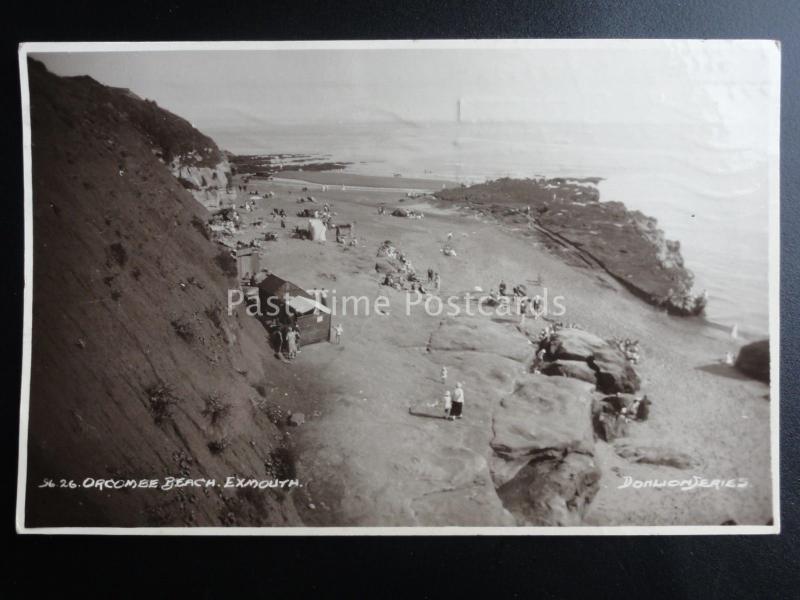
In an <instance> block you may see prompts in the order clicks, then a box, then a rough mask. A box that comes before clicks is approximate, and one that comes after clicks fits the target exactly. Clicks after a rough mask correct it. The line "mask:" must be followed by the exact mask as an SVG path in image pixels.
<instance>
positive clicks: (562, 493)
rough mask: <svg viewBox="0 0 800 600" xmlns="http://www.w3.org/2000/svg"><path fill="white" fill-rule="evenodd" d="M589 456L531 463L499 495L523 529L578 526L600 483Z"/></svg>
mask: <svg viewBox="0 0 800 600" xmlns="http://www.w3.org/2000/svg"><path fill="white" fill-rule="evenodd" d="M600 475H601V473H600V469H598V467H597V464H596V463H595V461H594V458H593V457H592V456H591V455H590V454H580V453H576V452H568V453H564V455H563V456H547V457H544V458H542V459H538V460H531V461H530V462H529V463H528V464H527V465H525V466H524V467H523V468H522V469H521V470H520V472H519V473H518V474H517V476H516V477H514V479H512V480H511V481H509V482H507V483H506V484H504V485H502V486H501V487H500V488H499V489H498V490H497V495H498V496H499V497H500V499H501V500H502V501H503V505H504V506H505V507H506V508H507V509H508V510H509V512H511V513H512V514H514V515H515V516H516V517H517V520H518V522H519V524H520V525H531V526H560V527H569V526H572V527H574V526H578V525H581V524H582V521H583V516H584V514H585V512H586V508H587V506H588V504H589V503H590V502H591V501H592V499H593V498H594V496H595V494H596V493H597V490H598V489H599V482H600Z"/></svg>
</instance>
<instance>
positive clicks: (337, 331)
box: [333, 323, 344, 344]
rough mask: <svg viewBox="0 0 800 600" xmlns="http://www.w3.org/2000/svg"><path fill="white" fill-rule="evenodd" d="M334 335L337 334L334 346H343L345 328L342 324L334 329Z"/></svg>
mask: <svg viewBox="0 0 800 600" xmlns="http://www.w3.org/2000/svg"><path fill="white" fill-rule="evenodd" d="M333 331H334V333H335V334H336V336H335V338H334V340H335V341H334V344H341V343H342V333H344V328H343V327H342V324H341V323H338V324H337V325H336V327H334V328H333Z"/></svg>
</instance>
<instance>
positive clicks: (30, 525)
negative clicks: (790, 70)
mask: <svg viewBox="0 0 800 600" xmlns="http://www.w3.org/2000/svg"><path fill="white" fill-rule="evenodd" d="M780 61H781V49H780V44H779V43H777V42H775V41H770V40H705V41H701V40H569V39H562V40H449V41H443V40H438V41H437V40H427V41H384V42H380V41H370V42H367V41H358V42H355V41H351V42H346V41H331V42H202V43H200V42H197V43H196V42H184V43H168V42H159V43H116V42H115V43H97V42H93V43H38V42H37V43H26V44H22V45H21V46H20V50H19V67H20V80H21V96H22V107H21V109H22V123H23V148H22V153H23V156H24V167H25V171H24V177H25V282H26V286H25V292H24V293H25V297H24V301H25V307H24V339H23V363H22V364H23V369H22V382H21V390H22V391H21V398H20V406H21V418H20V446H19V454H20V457H19V473H18V481H17V515H16V525H17V531H19V532H21V533H30V534H36V533H47V534H53V533H71V534H74V533H125V534H169V535H192V534H206V535H208V534H211V535H227V534H232V535H234V534H235V535H240V534H252V535H329V534H336V535H341V534H348V535H353V534H354V535H382V534H398V533H399V534H414V535H442V534H446V535H462V534H493V535H643V534H647V535H651V534H675V533H679V534H732V533H740V534H741V533H764V534H769V533H773V534H774V533H779V532H780V514H779V489H780V487H779V481H778V475H779V470H778V465H779V456H778V441H777V440H778V433H779V423H778V383H779V369H778V347H779V317H780V315H779V312H778V297H779V122H780V95H781V90H780V86H781V76H780Z"/></svg>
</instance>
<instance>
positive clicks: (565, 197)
mask: <svg viewBox="0 0 800 600" xmlns="http://www.w3.org/2000/svg"><path fill="white" fill-rule="evenodd" d="M436 196H437V197H438V198H439V199H441V200H445V201H448V202H461V203H464V204H465V205H467V206H469V207H471V208H473V209H475V210H480V211H482V212H490V213H491V214H492V215H493V216H495V217H497V218H499V219H500V220H502V221H504V222H506V223H509V224H520V225H526V226H528V227H529V228H530V229H531V230H536V231H539V232H540V233H542V234H544V238H545V240H546V241H547V242H548V243H550V244H551V245H553V246H554V247H557V248H559V249H560V250H566V251H568V253H571V254H572V255H573V256H574V257H575V258H577V259H578V260H579V261H580V262H581V264H583V265H588V266H590V267H594V268H601V269H603V270H605V271H607V272H608V273H609V274H610V275H612V276H613V277H614V278H615V279H617V280H618V281H619V282H621V283H622V284H623V285H624V286H625V287H626V288H628V289H629V290H630V291H631V292H633V293H634V294H636V295H637V296H639V297H641V298H642V299H644V300H645V301H647V302H649V303H651V304H655V305H657V306H662V307H664V308H665V309H666V310H668V311H669V312H671V313H673V314H677V315H683V316H688V315H696V314H700V313H702V311H703V308H704V306H705V299H704V298H703V297H696V296H694V295H693V294H692V284H693V282H694V276H693V274H692V272H691V271H689V270H688V269H687V268H686V267H685V266H684V263H683V257H682V256H681V252H680V242H677V241H672V240H668V239H666V237H665V236H664V232H663V231H662V230H660V229H659V228H658V223H657V221H656V219H654V218H652V217H648V216H646V215H644V214H642V213H641V212H639V211H632V210H628V209H626V208H625V205H624V204H622V203H621V202H600V201H599V197H600V195H599V193H598V190H597V188H595V187H594V186H593V185H588V184H587V183H586V182H585V181H578V180H564V179H526V180H519V179H499V180H497V181H492V182H488V183H483V184H478V185H474V186H470V187H464V188H452V189H447V190H442V191H441V192H438V193H437V194H436Z"/></svg>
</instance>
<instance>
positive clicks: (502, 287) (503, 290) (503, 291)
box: [497, 281, 506, 296]
mask: <svg viewBox="0 0 800 600" xmlns="http://www.w3.org/2000/svg"><path fill="white" fill-rule="evenodd" d="M497 289H498V290H499V291H500V295H501V296H505V295H506V282H505V281H501V282H500V285H499V286H497Z"/></svg>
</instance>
